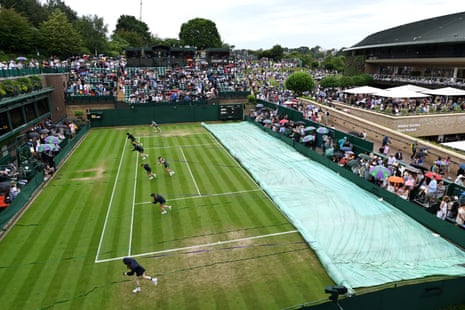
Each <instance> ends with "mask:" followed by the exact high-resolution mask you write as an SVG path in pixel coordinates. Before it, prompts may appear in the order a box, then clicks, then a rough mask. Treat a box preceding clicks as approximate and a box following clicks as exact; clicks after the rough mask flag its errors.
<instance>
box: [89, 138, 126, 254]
mask: <svg viewBox="0 0 465 310" xmlns="http://www.w3.org/2000/svg"><path fill="white" fill-rule="evenodd" d="M126 143H127V139H126V138H125V142H124V146H123V150H122V152H121V159H120V161H119V165H118V171H117V172H116V177H115V182H114V183H113V190H112V191H111V197H110V202H109V203H108V208H107V214H106V215H105V221H104V223H103V228H102V232H101V233H100V241H99V243H98V248H97V254H96V255H95V261H96V262H97V261H98V257H99V255H100V249H101V248H102V243H103V238H104V237H105V230H106V228H107V224H108V218H109V216H110V211H111V206H112V205H113V198H114V197H115V192H116V183H117V182H118V177H119V173H120V171H121V165H122V164H123V158H124V154H125V150H126Z"/></svg>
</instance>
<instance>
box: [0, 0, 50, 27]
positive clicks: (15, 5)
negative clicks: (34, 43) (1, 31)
mask: <svg viewBox="0 0 465 310" xmlns="http://www.w3.org/2000/svg"><path fill="white" fill-rule="evenodd" d="M0 6H1V8H2V9H14V10H15V11H16V12H17V13H19V14H21V15H22V16H24V17H25V18H27V19H28V20H29V22H30V23H31V24H32V26H34V27H39V25H40V24H41V23H42V22H44V21H46V20H47V18H48V16H49V12H48V10H47V8H45V7H44V6H42V5H41V4H40V2H39V1H38V0H0Z"/></svg>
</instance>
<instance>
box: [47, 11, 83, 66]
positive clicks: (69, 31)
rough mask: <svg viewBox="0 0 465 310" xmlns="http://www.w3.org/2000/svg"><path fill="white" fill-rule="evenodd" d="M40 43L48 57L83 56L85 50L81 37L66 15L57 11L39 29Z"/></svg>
mask: <svg viewBox="0 0 465 310" xmlns="http://www.w3.org/2000/svg"><path fill="white" fill-rule="evenodd" d="M39 32H40V43H41V47H42V49H43V50H45V51H46V52H47V54H48V55H56V56H59V57H63V58H66V57H69V56H70V55H79V54H82V51H83V50H84V45H83V41H82V38H81V35H80V34H79V33H78V32H77V31H76V30H75V28H74V27H73V25H72V24H71V23H70V22H69V21H68V19H67V17H66V15H65V14H64V13H63V12H61V11H60V10H56V11H55V12H53V13H52V15H50V17H49V19H48V20H47V21H45V22H43V23H42V24H41V26H40V29H39Z"/></svg>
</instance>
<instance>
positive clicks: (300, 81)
mask: <svg viewBox="0 0 465 310" xmlns="http://www.w3.org/2000/svg"><path fill="white" fill-rule="evenodd" d="M284 86H285V87H286V89H289V90H292V91H293V92H294V93H296V94H297V96H301V95H302V93H303V92H306V91H311V90H312V89H313V87H315V81H314V80H313V78H312V77H311V75H310V74H308V73H307V72H304V71H298V72H294V73H292V74H291V75H290V76H289V77H288V78H287V79H286V81H285V82H284Z"/></svg>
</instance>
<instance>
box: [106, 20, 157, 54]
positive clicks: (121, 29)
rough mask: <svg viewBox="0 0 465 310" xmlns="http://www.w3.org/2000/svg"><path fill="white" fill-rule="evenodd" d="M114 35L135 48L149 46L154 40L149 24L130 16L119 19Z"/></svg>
mask: <svg viewBox="0 0 465 310" xmlns="http://www.w3.org/2000/svg"><path fill="white" fill-rule="evenodd" d="M113 35H118V36H120V37H122V38H123V39H124V40H126V41H128V42H129V45H130V46H133V47H141V46H145V45H149V44H150V41H151V39H152V36H151V34H150V32H149V27H148V26H147V24H146V23H144V22H142V21H140V20H138V19H136V18H135V17H134V16H129V15H121V16H120V17H119V18H118V21H117V23H116V28H115V31H114V32H113Z"/></svg>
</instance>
